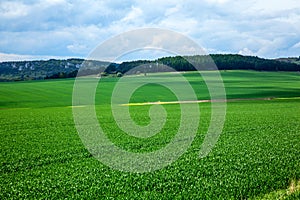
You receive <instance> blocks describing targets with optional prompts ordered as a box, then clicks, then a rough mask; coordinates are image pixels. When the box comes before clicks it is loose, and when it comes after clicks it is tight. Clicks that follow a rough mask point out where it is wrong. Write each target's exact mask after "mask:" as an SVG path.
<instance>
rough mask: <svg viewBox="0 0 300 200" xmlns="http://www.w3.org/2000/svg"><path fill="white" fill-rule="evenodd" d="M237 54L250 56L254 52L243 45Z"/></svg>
mask: <svg viewBox="0 0 300 200" xmlns="http://www.w3.org/2000/svg"><path fill="white" fill-rule="evenodd" d="M238 54H241V55H245V56H252V55H254V53H253V52H252V51H251V50H250V49H248V48H247V47H245V48H243V49H242V50H240V51H239V52H238Z"/></svg>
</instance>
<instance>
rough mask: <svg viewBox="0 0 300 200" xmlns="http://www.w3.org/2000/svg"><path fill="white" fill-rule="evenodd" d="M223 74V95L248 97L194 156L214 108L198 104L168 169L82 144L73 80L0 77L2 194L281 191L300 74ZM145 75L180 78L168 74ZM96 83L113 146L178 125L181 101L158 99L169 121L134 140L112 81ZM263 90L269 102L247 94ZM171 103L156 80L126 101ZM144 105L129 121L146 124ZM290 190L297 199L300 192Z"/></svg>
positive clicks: (204, 95) (149, 147) (243, 195)
mask: <svg viewBox="0 0 300 200" xmlns="http://www.w3.org/2000/svg"><path fill="white" fill-rule="evenodd" d="M205 73H210V72H205ZM208 75H209V74H208ZM221 75H222V78H223V81H224V85H225V89H226V94H227V98H228V99H233V98H243V99H248V98H249V100H243V101H234V102H228V103H227V114H226V121H225V126H224V130H223V132H222V134H221V136H220V138H219V140H218V143H217V145H216V146H215V148H214V149H213V151H212V152H211V153H210V154H209V155H208V156H207V157H205V158H203V159H200V158H199V154H198V153H199V149H200V146H201V144H202V142H203V139H204V137H205V134H206V131H207V128H208V124H209V121H210V120H209V119H210V114H211V113H210V103H209V102H208V103H200V104H199V107H200V111H201V120H200V126H199V128H198V131H197V135H196V137H195V139H194V141H193V143H192V145H191V147H190V148H189V149H188V151H187V152H186V153H185V154H183V155H182V156H181V157H180V158H179V159H178V160H177V161H175V162H174V163H172V164H171V165H169V166H167V167H166V168H163V169H161V170H158V171H154V172H150V173H139V174H136V173H129V172H120V171H116V170H112V169H111V168H109V167H107V166H105V165H104V164H102V163H101V162H99V161H97V160H96V159H94V158H93V157H92V156H91V154H90V153H89V152H88V151H87V150H86V148H85V147H84V145H83V144H82V142H81V140H80V138H79V136H78V134H77V131H76V128H75V126H74V121H73V116H72V91H73V84H74V79H59V80H46V81H27V82H10V83H0V95H1V97H0V145H1V155H0V162H1V167H0V173H1V177H0V190H1V192H0V199H6V198H22V199H23V198H30V199H32V198H41V199H45V198H49V199H50V198H53V199H63V198H70V199H71V198H84V199H87V198H99V199H105V198H107V199H108V198H127V199H149V198H150V199H151V198H152V199H154V198H157V199H162V198H165V199H175V198H177V199H183V198H189V199H217V198H220V199H248V198H251V199H256V198H258V199H260V198H264V197H268V195H270V196H271V197H274V196H272V195H276V194H274V193H276V192H280V191H281V192H282V191H285V190H286V189H287V188H288V187H289V185H290V184H291V182H292V181H295V180H296V181H297V180H299V179H300V154H299V152H300V140H299V139H300V131H299V130H300V98H299V97H300V84H299V83H300V74H299V73H296V72H254V71H224V72H221ZM148 76H150V77H151V76H153V77H157V78H159V79H162V80H164V79H165V78H169V79H170V78H171V79H172V80H173V81H174V84H178V85H179V84H180V82H179V81H177V79H176V76H175V75H172V74H169V73H166V74H164V73H162V74H150V75H148ZM173 76H174V77H173ZM184 76H185V77H186V78H187V80H188V81H189V82H190V83H191V85H192V87H193V88H194V90H195V93H196V95H197V98H198V99H209V94H208V91H207V88H206V86H205V83H204V81H203V80H202V79H201V78H199V76H198V75H197V74H196V73H194V72H191V73H185V74H184ZM145 78H147V77H143V76H137V77H131V79H132V81H140V80H142V79H145ZM100 81H101V82H100V83H101V84H100V85H99V87H98V90H97V95H96V110H97V117H98V119H99V122H100V123H101V126H102V128H103V129H104V130H105V131H106V132H107V134H108V136H109V138H110V139H111V140H112V141H113V142H114V143H115V144H117V145H118V146H120V147H122V148H124V149H126V150H128V151H132V152H150V151H153V150H157V149H160V148H162V147H164V146H165V145H166V144H168V143H169V142H170V140H171V139H172V138H173V137H174V135H175V134H176V131H177V128H178V125H179V120H180V106H179V105H177V104H171V105H163V106H164V108H165V109H166V110H167V113H168V118H167V122H166V124H165V126H164V128H163V129H162V131H161V132H160V133H159V134H157V135H155V136H153V137H151V138H147V139H145V140H143V139H138V138H133V137H131V136H127V135H124V134H123V133H122V132H121V131H120V130H119V129H118V127H117V125H116V123H115V122H114V119H113V116H112V114H111V110H110V106H109V102H110V96H111V94H112V90H113V88H114V86H115V84H116V82H117V81H118V78H104V79H101V80H100ZM86 84H87V85H88V84H89V78H86ZM148 94H151V95H148ZM266 97H272V99H271V100H268V101H263V100H250V99H253V98H266ZM175 100H176V97H175V96H174V94H173V93H172V92H170V91H169V90H167V89H166V88H164V87H162V86H159V85H156V84H153V85H151V84H149V85H146V86H145V87H142V88H139V89H138V90H137V91H136V92H135V93H134V94H133V96H132V98H131V102H152V101H175ZM149 108H150V106H149V105H146V106H132V107H130V111H131V115H132V118H133V120H135V121H136V123H138V124H143V125H145V124H147V123H149V117H148V111H149ZM192 116H193V113H191V117H192ZM191 120H192V119H191ZM283 193H284V192H283ZM289 197H290V198H299V197H300V191H299V190H298V191H296V192H294V193H292V194H291V195H290V196H289Z"/></svg>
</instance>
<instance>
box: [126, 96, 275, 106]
mask: <svg viewBox="0 0 300 200" xmlns="http://www.w3.org/2000/svg"><path fill="white" fill-rule="evenodd" d="M272 99H275V98H274V97H267V98H235V99H215V100H196V101H156V102H144V103H127V104H121V106H146V105H163V104H187V103H207V102H233V101H269V100H272Z"/></svg>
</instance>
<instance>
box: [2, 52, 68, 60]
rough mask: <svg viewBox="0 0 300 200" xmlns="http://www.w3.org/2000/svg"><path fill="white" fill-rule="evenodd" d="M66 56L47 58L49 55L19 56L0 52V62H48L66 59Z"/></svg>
mask: <svg viewBox="0 0 300 200" xmlns="http://www.w3.org/2000/svg"><path fill="white" fill-rule="evenodd" d="M67 58H69V57H67V56H49V55H21V54H7V53H1V52H0V62H5V61H24V60H49V59H67Z"/></svg>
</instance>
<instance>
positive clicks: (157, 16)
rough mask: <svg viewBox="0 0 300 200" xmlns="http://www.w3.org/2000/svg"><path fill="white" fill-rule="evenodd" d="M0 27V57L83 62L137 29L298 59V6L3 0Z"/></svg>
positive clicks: (210, 0) (292, 1)
mask: <svg viewBox="0 0 300 200" xmlns="http://www.w3.org/2000/svg"><path fill="white" fill-rule="evenodd" d="M0 21H1V23H0V38H1V40H0V50H1V51H2V52H8V53H12V54H37V55H38V54H41V55H44V54H45V55H63V56H65V55H72V56H86V55H87V54H88V53H89V51H91V50H92V49H93V48H94V47H96V46H97V45H98V44H99V43H100V42H103V41H104V40H106V39H108V38H109V37H112V36H114V35H116V34H119V33H122V32H124V31H128V30H132V29H135V28H142V27H157V28H167V29H171V30H174V31H179V32H181V33H183V34H186V35H187V36H189V37H191V38H192V39H194V40H195V41H197V42H199V43H200V44H201V45H203V47H204V48H206V49H210V52H211V51H212V52H211V53H214V52H213V51H215V52H230V53H235V52H242V53H247V52H248V53H250V52H253V53H254V54H255V55H258V56H262V57H276V56H281V55H288V56H299V54H300V49H299V47H298V46H299V45H297V43H298V42H299V41H300V4H299V1H298V0H285V1H284V3H283V2H282V1H280V0H274V1H272V3H270V2H266V1H262V0H245V1H232V0H200V1H193V0H187V1H184V2H183V1H174V0H166V1H161V0H149V1H137V0H129V1H122V0H116V1H108V0H103V1H88V0H83V1H79V0H74V1H71V0H46V1H35V0H32V1H22V0H19V1H8V0H2V1H1V2H0Z"/></svg>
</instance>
